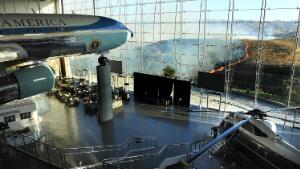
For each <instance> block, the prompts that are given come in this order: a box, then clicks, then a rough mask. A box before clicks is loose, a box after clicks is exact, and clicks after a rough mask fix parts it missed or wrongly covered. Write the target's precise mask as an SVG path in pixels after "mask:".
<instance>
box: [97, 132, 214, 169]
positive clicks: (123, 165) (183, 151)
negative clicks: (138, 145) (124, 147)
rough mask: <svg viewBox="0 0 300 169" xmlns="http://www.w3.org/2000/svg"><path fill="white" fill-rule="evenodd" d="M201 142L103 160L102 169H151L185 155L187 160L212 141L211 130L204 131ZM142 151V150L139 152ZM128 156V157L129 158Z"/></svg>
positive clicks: (166, 146) (172, 145) (174, 145)
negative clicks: (172, 158)
mask: <svg viewBox="0 0 300 169" xmlns="http://www.w3.org/2000/svg"><path fill="white" fill-rule="evenodd" d="M201 138H202V139H201V140H199V141H196V142H193V143H183V144H170V145H164V146H163V147H161V148H160V149H159V151H157V152H153V150H151V149H149V150H145V153H144V154H134V152H131V153H128V156H126V157H118V158H110V159H105V160H103V163H102V168H103V169H140V168H143V169H153V168H158V167H159V166H160V164H161V163H162V162H163V161H164V160H165V159H168V158H171V157H176V156H181V155H185V156H186V157H187V158H188V157H190V156H192V155H193V154H195V153H196V152H198V151H200V150H201V148H202V147H203V146H204V145H205V144H207V143H208V142H209V141H210V140H211V139H212V133H211V130H208V131H206V132H205V133H204V134H203V135H202V136H201ZM141 151H142V150H141ZM129 155H130V156H129Z"/></svg>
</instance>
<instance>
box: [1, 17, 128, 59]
mask: <svg viewBox="0 0 300 169" xmlns="http://www.w3.org/2000/svg"><path fill="white" fill-rule="evenodd" d="M131 37H132V32H131V31H130V30H129V29H128V28H127V27H126V26H124V25H123V24H122V23H120V22H118V21H115V20H113V19H109V18H106V17H101V16H89V15H71V14H70V15H58V14H0V62H5V61H12V60H17V59H26V58H28V59H33V60H41V59H45V58H48V57H54V56H64V55H72V54H87V53H102V52H106V51H108V50H110V49H113V48H116V47H118V46H121V45H122V44H124V43H125V42H127V41H128V40H129V39H130V38H131Z"/></svg>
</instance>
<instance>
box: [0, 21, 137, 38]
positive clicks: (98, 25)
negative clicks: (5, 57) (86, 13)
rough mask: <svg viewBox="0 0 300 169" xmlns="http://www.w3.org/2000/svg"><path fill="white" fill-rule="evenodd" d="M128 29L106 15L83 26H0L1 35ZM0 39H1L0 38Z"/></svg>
mask: <svg viewBox="0 0 300 169" xmlns="http://www.w3.org/2000/svg"><path fill="white" fill-rule="evenodd" d="M93 29H97V30H128V31H129V32H131V31H130V30H129V29H128V28H127V27H125V26H124V25H123V24H122V23H120V22H118V21H115V20H113V19H110V18H106V17H99V20H98V21H97V22H95V23H93V24H90V25H83V26H59V27H28V28H6V29H1V28H0V34H1V35H20V34H28V33H33V34H34V33H56V32H72V31H83V30H93ZM0 40H1V39H0Z"/></svg>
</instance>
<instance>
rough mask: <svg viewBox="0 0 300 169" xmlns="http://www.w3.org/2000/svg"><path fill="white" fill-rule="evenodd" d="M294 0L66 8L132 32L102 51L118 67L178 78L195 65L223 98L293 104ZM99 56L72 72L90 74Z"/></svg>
mask: <svg viewBox="0 0 300 169" xmlns="http://www.w3.org/2000/svg"><path fill="white" fill-rule="evenodd" d="M297 6H299V2H298V1H297V0H289V1H288V2H285V1H270V0H251V1H244V0H185V1H176V0H106V1H101V0H94V1H93V0H76V1H74V0H64V13H75V14H89V15H93V14H94V13H95V14H96V15H102V16H107V17H111V18H114V19H116V20H119V21H121V22H123V23H124V24H125V25H126V26H128V28H129V29H130V30H132V32H134V37H133V38H132V39H130V41H129V42H128V43H126V44H124V45H123V46H121V47H119V48H117V49H114V50H111V51H110V53H109V54H107V57H109V58H110V59H114V60H121V61H123V72H124V74H128V75H130V74H132V73H133V72H144V73H148V74H154V75H162V72H163V71H162V69H163V68H165V67H166V66H167V65H170V66H171V67H173V68H175V69H176V72H177V74H176V76H177V77H178V78H180V79H189V80H192V81H194V82H196V79H197V72H198V71H204V72H210V73H220V74H224V75H225V77H226V79H225V84H224V88H225V91H226V93H227V96H229V97H228V98H232V99H234V98H236V97H237V95H236V94H239V95H245V96H247V98H249V101H247V102H246V103H245V104H247V105H251V107H255V106H257V105H259V104H260V102H259V100H267V101H271V102H274V103H275V102H276V103H279V104H281V105H284V106H295V105H299V100H300V96H299V93H300V92H299V90H300V89H299V86H300V85H299V82H300V79H299V76H300V74H299V72H300V66H299V56H298V42H297V38H296V37H297V36H299V35H298V32H299V31H298V29H297V26H298V13H299V9H298V8H297ZM97 57H98V56H95V55H90V56H87V57H85V61H84V62H80V61H79V60H80V58H73V61H72V64H73V65H78V63H79V62H80V65H81V66H79V67H80V68H79V67H78V66H77V67H76V69H80V70H73V72H74V74H76V75H77V76H79V74H80V73H79V72H80V71H83V72H84V70H88V72H90V74H91V75H90V76H95V71H94V70H93V69H94V66H95V65H96V64H97ZM87 58H88V59H87ZM78 59H79V60H78ZM74 67H75V66H74ZM73 69H75V68H73ZM249 96H250V97H249Z"/></svg>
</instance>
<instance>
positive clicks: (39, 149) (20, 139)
mask: <svg viewBox="0 0 300 169" xmlns="http://www.w3.org/2000/svg"><path fill="white" fill-rule="evenodd" d="M3 135H4V140H3V143H2V144H6V145H9V146H11V147H13V148H15V149H16V150H18V151H21V152H23V153H25V154H27V155H29V156H31V157H33V158H36V159H38V160H41V161H43V162H45V163H48V164H50V165H53V166H55V167H58V168H65V163H64V155H63V150H62V149H60V148H57V147H55V146H54V145H50V144H47V143H46V142H47V141H44V142H42V141H41V140H40V139H36V138H34V136H32V137H30V136H25V135H23V134H20V133H16V132H13V131H8V132H6V133H5V134H3Z"/></svg>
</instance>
